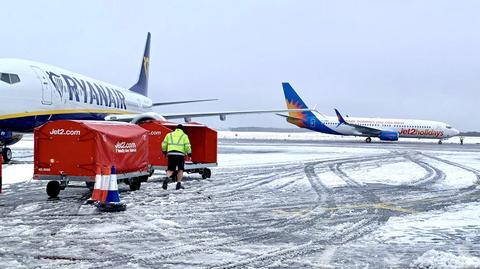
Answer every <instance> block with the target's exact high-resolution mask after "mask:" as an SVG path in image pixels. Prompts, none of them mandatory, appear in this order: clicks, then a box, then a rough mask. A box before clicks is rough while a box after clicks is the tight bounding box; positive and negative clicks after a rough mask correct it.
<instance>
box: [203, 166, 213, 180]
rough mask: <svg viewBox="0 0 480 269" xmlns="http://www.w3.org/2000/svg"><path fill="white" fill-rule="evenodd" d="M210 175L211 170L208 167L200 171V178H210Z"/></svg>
mask: <svg viewBox="0 0 480 269" xmlns="http://www.w3.org/2000/svg"><path fill="white" fill-rule="evenodd" d="M211 176H212V170H210V169H208V168H204V169H203V171H202V178H203V179H207V178H210V177H211Z"/></svg>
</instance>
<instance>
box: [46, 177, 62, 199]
mask: <svg viewBox="0 0 480 269" xmlns="http://www.w3.org/2000/svg"><path fill="white" fill-rule="evenodd" d="M59 193H60V182H58V181H55V180H52V181H49V182H48V184H47V194H48V197H50V198H56V197H58V194H59Z"/></svg>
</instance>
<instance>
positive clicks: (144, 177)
mask: <svg viewBox="0 0 480 269" xmlns="http://www.w3.org/2000/svg"><path fill="white" fill-rule="evenodd" d="M148 177H149V176H141V177H140V181H141V182H147V181H148Z"/></svg>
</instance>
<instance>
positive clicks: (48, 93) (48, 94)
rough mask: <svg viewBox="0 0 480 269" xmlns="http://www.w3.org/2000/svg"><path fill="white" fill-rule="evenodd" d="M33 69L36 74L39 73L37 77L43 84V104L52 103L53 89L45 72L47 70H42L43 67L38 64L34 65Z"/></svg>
mask: <svg viewBox="0 0 480 269" xmlns="http://www.w3.org/2000/svg"><path fill="white" fill-rule="evenodd" d="M32 69H33V71H35V74H37V78H38V79H39V80H40V83H41V84H42V104H44V105H51V104H52V98H53V89H52V87H51V86H50V83H48V78H47V75H46V74H45V72H43V71H42V69H40V68H38V67H36V66H32Z"/></svg>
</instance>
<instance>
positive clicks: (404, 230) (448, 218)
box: [371, 197, 480, 246]
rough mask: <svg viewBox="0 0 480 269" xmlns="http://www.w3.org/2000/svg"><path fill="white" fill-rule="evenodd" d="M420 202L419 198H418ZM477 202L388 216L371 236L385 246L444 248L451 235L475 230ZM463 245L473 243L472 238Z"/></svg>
mask: <svg viewBox="0 0 480 269" xmlns="http://www.w3.org/2000/svg"><path fill="white" fill-rule="evenodd" d="M419 199H422V197H419ZM479 223H480V203H478V202H476V203H469V204H458V205H454V206H450V207H446V208H444V209H442V210H436V211H429V212H424V213H418V214H413V215H409V216H401V217H391V218H390V219H389V220H388V221H387V223H386V224H385V225H384V226H382V227H381V228H380V229H378V230H377V231H375V232H374V233H372V235H371V236H372V237H373V238H375V239H374V240H375V241H377V242H382V243H386V244H404V245H416V244H420V245H421V244H431V243H435V244H437V245H438V246H441V245H446V244H447V242H446V241H445V238H450V235H452V234H456V235H457V236H459V237H460V236H462V235H469V234H472V233H476V232H477V231H478V224H479ZM462 244H463V245H472V244H475V243H474V242H473V241H472V240H471V238H468V237H467V238H466V239H465V240H463V241H462Z"/></svg>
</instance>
